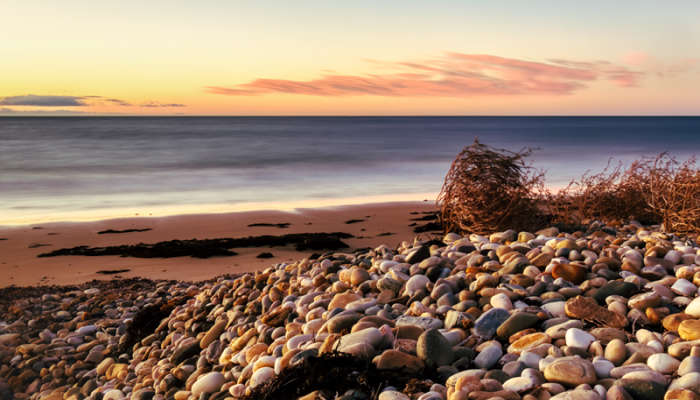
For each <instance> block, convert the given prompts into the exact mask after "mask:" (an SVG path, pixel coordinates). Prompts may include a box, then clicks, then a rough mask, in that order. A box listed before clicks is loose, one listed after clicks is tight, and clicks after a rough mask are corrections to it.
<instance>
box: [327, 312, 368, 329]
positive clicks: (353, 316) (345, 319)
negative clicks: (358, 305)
mask: <svg viewBox="0 0 700 400" xmlns="http://www.w3.org/2000/svg"><path fill="white" fill-rule="evenodd" d="M362 317H363V315H362V314H360V313H357V312H343V313H340V314H338V315H336V316H334V317H331V318H330V319H329V320H328V321H327V322H326V329H328V332H329V333H343V332H349V331H350V329H352V326H353V325H355V323H356V322H357V321H359V320H360V318H362Z"/></svg>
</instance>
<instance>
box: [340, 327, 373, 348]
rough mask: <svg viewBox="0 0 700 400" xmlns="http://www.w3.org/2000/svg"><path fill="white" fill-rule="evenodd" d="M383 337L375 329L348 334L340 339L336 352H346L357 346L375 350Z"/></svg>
mask: <svg viewBox="0 0 700 400" xmlns="http://www.w3.org/2000/svg"><path fill="white" fill-rule="evenodd" d="M383 338H384V335H383V334H382V332H380V331H379V329H377V328H367V329H363V330H360V331H357V332H353V333H349V334H347V335H345V336H342V337H341V338H340V343H339V344H338V351H340V352H348V351H347V350H348V349H349V348H350V347H351V346H353V345H357V344H364V345H368V346H371V347H373V348H375V349H376V348H377V347H378V346H379V344H380V343H381V342H382V339H383Z"/></svg>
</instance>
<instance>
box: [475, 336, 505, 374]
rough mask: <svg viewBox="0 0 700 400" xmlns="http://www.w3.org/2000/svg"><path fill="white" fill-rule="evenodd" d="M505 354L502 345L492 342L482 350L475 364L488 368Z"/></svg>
mask: <svg viewBox="0 0 700 400" xmlns="http://www.w3.org/2000/svg"><path fill="white" fill-rule="evenodd" d="M502 355H503V350H502V349H501V345H500V344H499V343H497V342H491V343H490V344H489V345H487V346H486V347H484V348H483V349H482V350H481V352H479V354H478V355H477V356H476V358H474V365H476V366H477V367H479V368H481V369H485V370H488V369H490V368H491V367H492V366H494V365H495V364H496V362H498V359H499V358H501V356H502Z"/></svg>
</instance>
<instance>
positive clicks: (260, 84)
mask: <svg viewBox="0 0 700 400" xmlns="http://www.w3.org/2000/svg"><path fill="white" fill-rule="evenodd" d="M368 61H370V62H372V63H373V65H375V66H377V67H379V69H381V70H383V71H385V72H381V73H375V74H365V75H341V74H337V73H328V74H324V75H322V76H321V77H319V78H316V79H311V80H307V81H296V80H287V79H268V78H260V79H255V80H253V81H250V82H247V83H242V84H239V85H235V86H232V87H223V86H209V87H207V88H206V90H207V91H208V92H210V93H215V94H223V95H230V96H252V95H261V94H269V93H287V94H302V95H312V96H359V95H368V96H387V97H392V96H407V97H411V96H413V97H420V96H435V97H466V96H476V95H537V94H551V95H567V94H572V93H574V92H576V91H578V90H581V89H585V88H586V87H588V85H589V84H590V83H591V82H594V81H598V80H606V81H610V82H613V83H614V84H616V85H618V86H620V87H633V86H637V85H638V81H639V79H640V78H642V77H643V75H644V73H643V72H640V71H634V70H630V69H629V68H627V67H624V66H621V65H614V64H612V63H610V62H607V61H592V62H587V61H571V60H561V59H552V60H547V61H542V62H540V61H529V60H521V59H516V58H506V57H499V56H494V55H488V54H463V53H447V54H445V55H443V56H441V57H437V58H434V59H431V60H425V61H400V62H382V61H375V60H368Z"/></svg>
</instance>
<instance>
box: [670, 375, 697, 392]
mask: <svg viewBox="0 0 700 400" xmlns="http://www.w3.org/2000/svg"><path fill="white" fill-rule="evenodd" d="M678 389H690V390H692V391H694V392H697V391H699V390H700V372H690V373H687V374H685V375H683V376H681V377H680V378H677V379H675V380H674V381H673V382H671V385H670V386H669V387H668V390H678Z"/></svg>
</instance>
